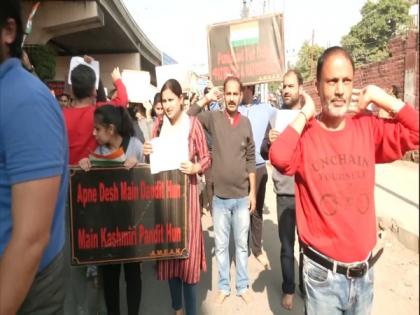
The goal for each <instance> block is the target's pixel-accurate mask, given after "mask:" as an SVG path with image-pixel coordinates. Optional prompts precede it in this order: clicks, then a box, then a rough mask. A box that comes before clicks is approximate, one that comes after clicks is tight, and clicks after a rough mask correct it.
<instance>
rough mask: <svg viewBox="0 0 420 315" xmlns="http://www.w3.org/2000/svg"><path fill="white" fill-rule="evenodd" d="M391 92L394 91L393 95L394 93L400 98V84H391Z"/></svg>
mask: <svg viewBox="0 0 420 315" xmlns="http://www.w3.org/2000/svg"><path fill="white" fill-rule="evenodd" d="M391 93H392V95H394V96H395V97H396V98H399V94H400V90H399V88H398V86H396V85H394V84H393V85H392V86H391Z"/></svg>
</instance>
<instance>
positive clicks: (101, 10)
mask: <svg viewBox="0 0 420 315" xmlns="http://www.w3.org/2000/svg"><path fill="white" fill-rule="evenodd" d="M34 3H35V1H30V0H29V1H28V0H27V1H23V3H22V17H23V20H24V23H26V19H27V17H28V16H29V13H30V11H31V9H32V6H33V4H34ZM25 45H48V46H50V47H52V48H53V49H54V50H55V51H56V52H57V58H56V63H57V64H56V77H55V80H64V78H65V76H66V75H67V73H68V67H69V63H70V58H71V57H72V56H83V55H84V54H88V55H91V56H92V57H94V58H95V59H97V60H98V61H99V62H100V71H101V78H102V81H103V83H104V85H105V86H106V87H108V88H110V87H111V86H112V80H111V77H110V75H109V74H110V73H111V71H112V69H113V67H114V66H119V67H120V69H135V70H143V71H148V72H150V76H151V83H152V84H153V85H156V73H155V66H158V65H161V52H160V50H159V49H158V48H157V47H156V46H154V45H153V43H152V42H151V41H150V40H149V39H148V38H147V36H146V34H144V32H143V31H142V30H141V29H140V27H139V26H138V25H137V24H136V22H135V21H134V20H133V18H132V17H131V15H130V13H129V12H128V10H127V9H126V7H125V6H124V4H123V2H122V1H121V0H91V1H84V0H81V1H80V0H79V1H77V0H75V1H48V0H44V1H41V5H40V7H39V8H38V11H37V12H36V14H35V16H34V18H33V21H32V32H31V34H30V35H29V36H28V38H27V39H26V42H25Z"/></svg>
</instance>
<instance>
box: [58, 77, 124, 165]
mask: <svg viewBox="0 0 420 315" xmlns="http://www.w3.org/2000/svg"><path fill="white" fill-rule="evenodd" d="M114 84H115V86H116V88H117V95H118V96H117V97H116V98H114V99H113V100H111V101H109V102H98V103H96V104H92V105H88V106H85V107H67V108H64V109H63V114H64V120H65V122H66V127H67V136H68V141H69V150H70V157H69V163H70V165H76V164H78V163H79V161H80V160H81V159H82V158H84V157H88V156H89V154H91V153H93V152H94V151H95V149H96V147H97V143H96V140H95V137H94V136H93V113H94V112H95V109H96V108H97V107H98V106H102V105H105V104H112V105H115V106H123V107H126V106H127V103H128V96H127V91H126V89H125V86H124V83H123V82H122V81H121V80H117V81H115V83H114Z"/></svg>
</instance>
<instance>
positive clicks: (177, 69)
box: [155, 64, 190, 91]
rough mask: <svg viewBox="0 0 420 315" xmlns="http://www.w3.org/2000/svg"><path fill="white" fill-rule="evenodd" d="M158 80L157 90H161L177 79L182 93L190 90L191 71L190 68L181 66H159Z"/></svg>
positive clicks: (157, 70) (157, 68)
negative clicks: (167, 83) (163, 86)
mask: <svg viewBox="0 0 420 315" xmlns="http://www.w3.org/2000/svg"><path fill="white" fill-rule="evenodd" d="M155 69H156V79H157V88H158V89H159V90H160V89H161V88H162V85H163V84H164V83H165V82H166V81H167V80H169V79H175V80H177V81H178V82H179V84H181V87H182V91H188V90H189V89H190V71H189V70H188V68H187V67H186V66H184V65H181V64H173V65H164V66H157V67H155Z"/></svg>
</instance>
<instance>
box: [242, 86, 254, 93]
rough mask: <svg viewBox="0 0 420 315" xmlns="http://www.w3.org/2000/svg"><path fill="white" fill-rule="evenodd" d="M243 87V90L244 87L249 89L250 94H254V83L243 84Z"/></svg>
mask: <svg viewBox="0 0 420 315" xmlns="http://www.w3.org/2000/svg"><path fill="white" fill-rule="evenodd" d="M243 89H244V90H245V89H251V92H252V95H254V94H255V84H251V85H245V86H244V87H243Z"/></svg>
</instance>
